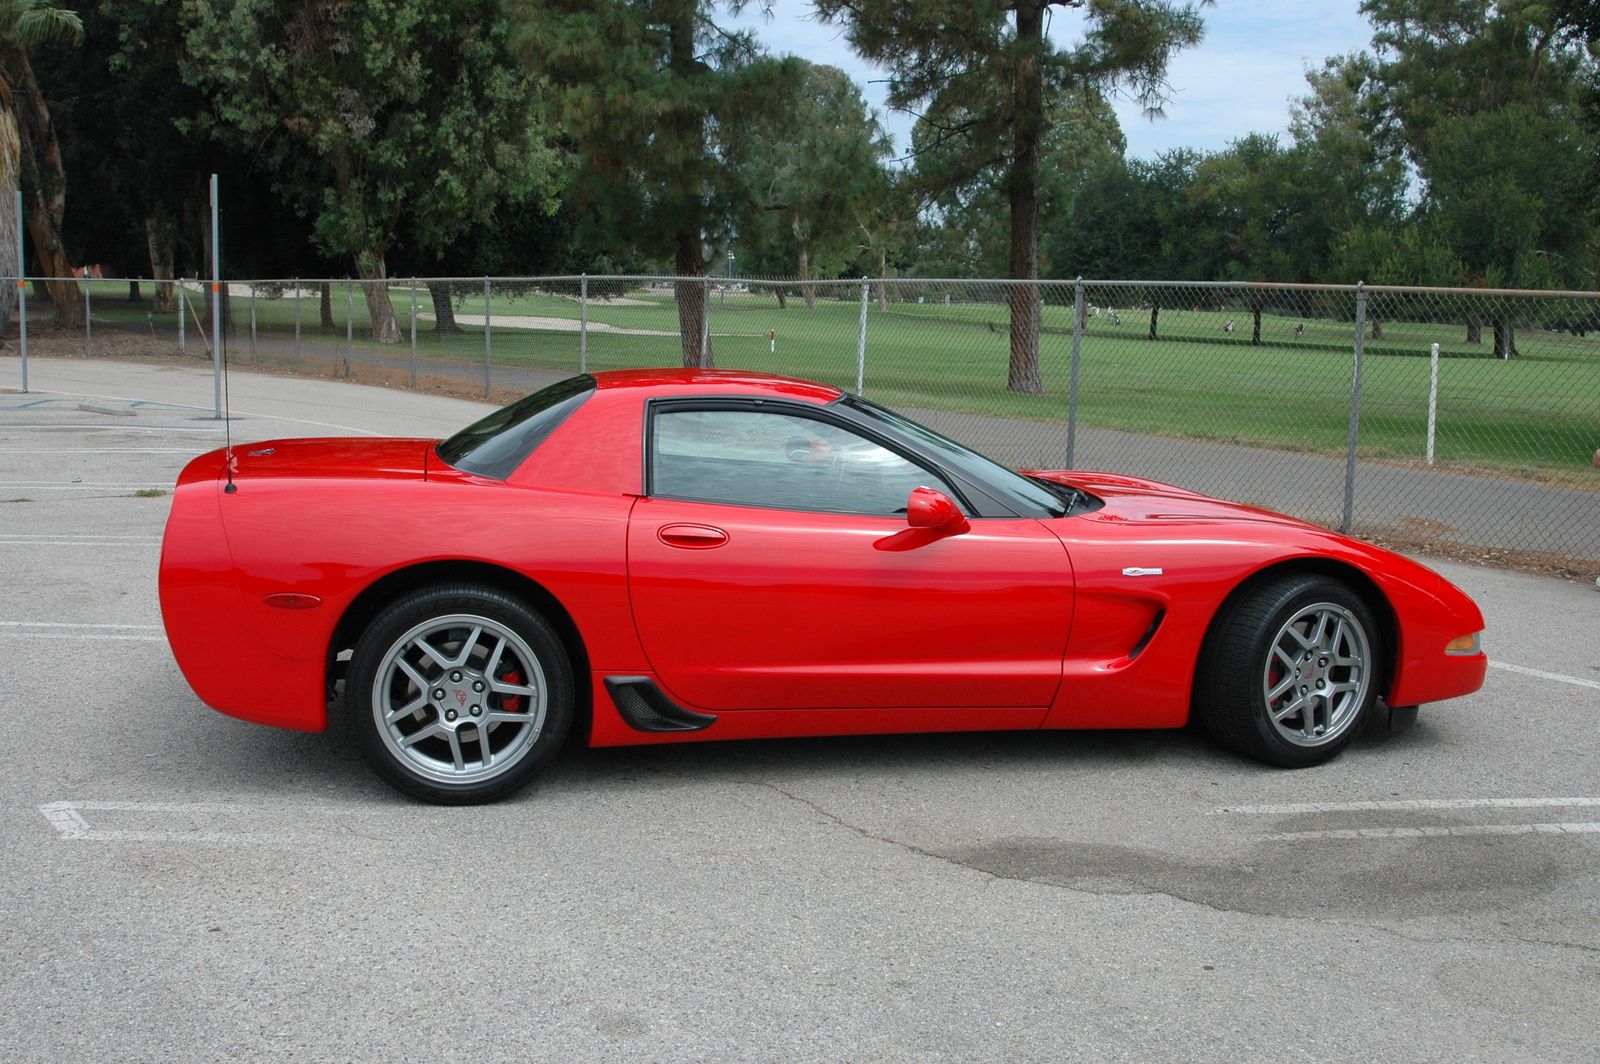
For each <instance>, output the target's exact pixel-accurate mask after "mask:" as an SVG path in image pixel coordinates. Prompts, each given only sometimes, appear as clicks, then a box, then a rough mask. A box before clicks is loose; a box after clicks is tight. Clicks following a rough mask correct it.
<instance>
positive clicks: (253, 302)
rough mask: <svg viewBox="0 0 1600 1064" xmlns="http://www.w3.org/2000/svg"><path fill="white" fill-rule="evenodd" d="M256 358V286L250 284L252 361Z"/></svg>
mask: <svg viewBox="0 0 1600 1064" xmlns="http://www.w3.org/2000/svg"><path fill="white" fill-rule="evenodd" d="M255 360H256V286H255V285H253V284H252V285H251V286H250V361H251V362H255Z"/></svg>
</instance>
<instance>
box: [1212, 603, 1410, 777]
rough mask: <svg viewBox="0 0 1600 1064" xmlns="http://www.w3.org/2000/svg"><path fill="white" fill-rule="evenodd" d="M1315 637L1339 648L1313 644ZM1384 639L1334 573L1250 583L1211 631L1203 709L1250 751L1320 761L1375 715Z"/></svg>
mask: <svg viewBox="0 0 1600 1064" xmlns="http://www.w3.org/2000/svg"><path fill="white" fill-rule="evenodd" d="M1324 619H1326V623H1325V626H1324V627H1317V626H1318V624H1320V623H1323V620H1324ZM1291 629H1292V631H1291ZM1308 635H1309V636H1313V637H1314V636H1318V635H1321V636H1323V641H1324V642H1327V641H1333V642H1334V643H1336V645H1335V646H1333V647H1331V648H1329V647H1328V646H1321V645H1318V643H1317V640H1316V639H1313V640H1312V641H1311V642H1310V643H1308V642H1307V636H1308ZM1381 636H1382V632H1381V630H1380V629H1379V628H1378V626H1377V624H1376V623H1375V622H1374V619H1373V616H1372V611H1371V610H1370V609H1369V608H1368V607H1367V604H1366V603H1365V602H1364V601H1363V600H1362V598H1361V596H1360V595H1358V594H1356V593H1355V591H1353V590H1352V589H1351V588H1350V587H1349V586H1348V585H1347V584H1344V583H1342V582H1340V581H1338V580H1335V579H1332V578H1330V577H1326V576H1319V575H1316V574H1311V573H1297V574H1290V575H1284V576H1281V577H1277V578H1272V579H1268V580H1265V581H1263V582H1261V583H1260V584H1257V585H1255V586H1252V587H1248V588H1246V589H1244V590H1243V591H1241V592H1240V593H1238V594H1236V595H1235V596H1233V597H1232V598H1231V599H1230V600H1229V601H1228V602H1227V603H1225V604H1224V605H1223V608H1222V609H1221V611H1219V612H1218V614H1217V617H1216V618H1215V619H1214V620H1213V621H1212V625H1211V629H1210V631H1209V632H1208V633H1207V635H1206V639H1205V643H1204V646H1203V647H1202V649H1201V653H1200V661H1199V662H1198V665H1197V669H1196V675H1195V689H1194V696H1195V697H1194V711H1195V715H1196V716H1197V717H1198V718H1199V720H1200V722H1201V723H1202V724H1203V725H1204V726H1205V728H1206V730H1207V731H1209V732H1210V733H1211V734H1212V736H1213V737H1215V738H1216V740H1217V741H1218V742H1220V743H1222V744H1223V745H1224V746H1227V747H1229V748H1231V749H1233V750H1237V751H1238V752H1240V753H1242V754H1247V755H1249V756H1250V757H1253V758H1256V759H1258V760H1261V761H1265V762H1267V763H1268V764H1272V765H1280V766H1282V767H1284V768H1306V767H1309V766H1311V765H1319V764H1321V763H1323V762H1324V761H1327V760H1328V759H1330V758H1332V757H1334V756H1335V755H1336V754H1338V753H1339V751H1341V750H1343V749H1344V748H1345V746H1346V745H1347V744H1348V743H1349V742H1350V740H1351V739H1352V738H1354V737H1355V735H1356V734H1357V733H1358V732H1359V731H1360V730H1361V728H1362V726H1363V724H1364V722H1365V721H1366V720H1367V719H1368V718H1369V717H1370V716H1371V714H1372V711H1373V708H1372V707H1373V704H1374V703H1375V702H1376V701H1377V698H1378V693H1379V687H1380V686H1381V683H1382V677H1383V675H1384V669H1383V663H1384V657H1383V656H1384V654H1385V652H1386V648H1385V647H1384V646H1382V644H1381ZM1319 651H1320V652H1319ZM1290 659H1292V660H1290ZM1358 660H1359V664H1353V662H1356V661H1358ZM1319 663H1320V664H1319ZM1301 670H1303V673H1302V671H1301ZM1275 690H1276V691H1280V693H1279V694H1278V695H1277V696H1276V697H1273V698H1271V699H1269V697H1268V696H1269V694H1271V693H1272V692H1273V691H1275ZM1275 716H1276V717H1277V720H1276V722H1275V720H1274V718H1275Z"/></svg>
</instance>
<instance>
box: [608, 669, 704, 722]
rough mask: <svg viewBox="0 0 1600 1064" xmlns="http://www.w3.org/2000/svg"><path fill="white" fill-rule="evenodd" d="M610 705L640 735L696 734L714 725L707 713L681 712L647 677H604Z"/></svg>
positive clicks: (681, 709)
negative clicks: (646, 733) (648, 733)
mask: <svg viewBox="0 0 1600 1064" xmlns="http://www.w3.org/2000/svg"><path fill="white" fill-rule="evenodd" d="M606 690H608V691H610V692H611V701H612V703H613V704H614V705H615V706H616V707H617V712H618V713H620V714H622V719H623V720H625V721H627V722H628V727H630V728H632V729H633V730H634V731H642V732H676V731H699V730H701V729H702V728H709V727H711V725H712V724H714V723H716V719H717V718H716V717H715V716H713V715H712V714H710V713H697V712H695V711H694V710H692V709H685V708H683V707H682V706H680V705H678V704H677V703H676V702H674V701H673V700H672V699H670V698H668V697H667V696H666V694H665V693H664V692H663V691H662V690H661V688H659V687H657V686H656V682H655V681H654V680H652V679H650V678H649V677H648V676H607V677H606Z"/></svg>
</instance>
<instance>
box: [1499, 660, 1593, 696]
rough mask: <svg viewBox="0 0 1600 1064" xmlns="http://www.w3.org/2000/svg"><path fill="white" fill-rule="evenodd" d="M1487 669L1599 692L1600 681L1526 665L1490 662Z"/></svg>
mask: <svg viewBox="0 0 1600 1064" xmlns="http://www.w3.org/2000/svg"><path fill="white" fill-rule="evenodd" d="M1489 668H1491V669H1502V670H1504V671H1505V672H1514V673H1516V674H1518V675H1519V676H1533V677H1535V678H1537V679H1540V680H1554V681H1555V682H1556V683H1565V684H1571V685H1572V686H1574V687H1592V688H1594V689H1595V690H1596V691H1600V680H1585V679H1583V678H1582V677H1580V676H1565V675H1563V674H1561V673H1559V672H1545V671H1544V670H1543V669H1530V668H1528V667H1527V666H1526V665H1513V664H1511V663H1510V662H1508V661H1491V662H1489Z"/></svg>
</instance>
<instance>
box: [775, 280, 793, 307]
mask: <svg viewBox="0 0 1600 1064" xmlns="http://www.w3.org/2000/svg"><path fill="white" fill-rule="evenodd" d="M772 291H773V293H774V294H775V295H776V296H777V297H778V309H779V310H788V309H789V289H788V288H787V287H785V286H784V285H781V284H775V285H773V286H772Z"/></svg>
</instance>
